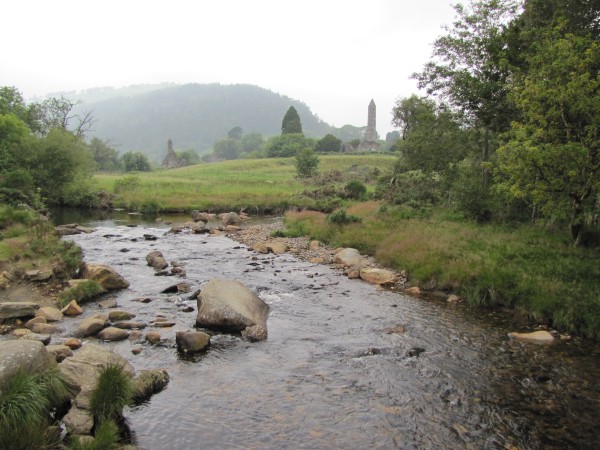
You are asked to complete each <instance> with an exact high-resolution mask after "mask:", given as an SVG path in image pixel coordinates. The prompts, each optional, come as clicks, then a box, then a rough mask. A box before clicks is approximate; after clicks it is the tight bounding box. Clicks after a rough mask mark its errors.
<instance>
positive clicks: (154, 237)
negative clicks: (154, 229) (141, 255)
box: [144, 234, 158, 241]
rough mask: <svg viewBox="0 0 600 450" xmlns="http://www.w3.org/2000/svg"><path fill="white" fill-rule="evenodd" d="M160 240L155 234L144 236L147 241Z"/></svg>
mask: <svg viewBox="0 0 600 450" xmlns="http://www.w3.org/2000/svg"><path fill="white" fill-rule="evenodd" d="M157 239H158V238H157V237H156V236H154V235H153V234H144V240H145V241H156V240H157Z"/></svg>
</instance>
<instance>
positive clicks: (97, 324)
mask: <svg viewBox="0 0 600 450" xmlns="http://www.w3.org/2000/svg"><path fill="white" fill-rule="evenodd" d="M107 321H108V316H106V315H105V314H98V315H96V316H93V317H88V318H86V319H83V320H82V321H81V322H80V323H79V325H78V326H77V330H75V333H74V334H75V336H76V337H80V338H84V337H88V336H95V335H96V334H98V333H99V332H100V331H102V329H103V328H104V326H105V325H106V322H107Z"/></svg>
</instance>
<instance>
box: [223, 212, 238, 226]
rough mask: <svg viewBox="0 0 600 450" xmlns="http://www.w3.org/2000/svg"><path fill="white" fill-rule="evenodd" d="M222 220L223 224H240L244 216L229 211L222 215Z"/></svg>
mask: <svg viewBox="0 0 600 450" xmlns="http://www.w3.org/2000/svg"><path fill="white" fill-rule="evenodd" d="M221 222H222V223H223V225H239V224H240V223H242V218H241V217H240V216H238V215H237V213H234V212H229V213H225V214H223V215H222V216H221Z"/></svg>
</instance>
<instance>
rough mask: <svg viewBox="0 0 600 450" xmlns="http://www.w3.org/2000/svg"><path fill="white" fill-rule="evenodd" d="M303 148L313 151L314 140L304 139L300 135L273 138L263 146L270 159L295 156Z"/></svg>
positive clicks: (283, 135) (284, 135)
mask: <svg viewBox="0 0 600 450" xmlns="http://www.w3.org/2000/svg"><path fill="white" fill-rule="evenodd" d="M305 148H310V149H311V150H313V149H314V148H315V141H314V139H308V138H306V137H304V135H303V134H302V133H294V134H282V135H280V136H274V137H272V138H270V139H269V140H268V141H267V143H266V145H265V149H266V150H267V156H268V157H270V158H287V157H290V156H296V154H298V152H299V151H300V150H303V149H305Z"/></svg>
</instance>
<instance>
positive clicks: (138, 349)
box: [131, 345, 144, 355]
mask: <svg viewBox="0 0 600 450" xmlns="http://www.w3.org/2000/svg"><path fill="white" fill-rule="evenodd" d="M142 351H144V347H142V346H139V345H138V346H137V347H133V348H132V349H131V353H133V354H134V355H139V354H140V353H142Z"/></svg>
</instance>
